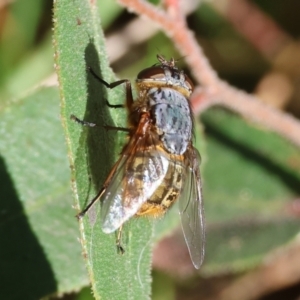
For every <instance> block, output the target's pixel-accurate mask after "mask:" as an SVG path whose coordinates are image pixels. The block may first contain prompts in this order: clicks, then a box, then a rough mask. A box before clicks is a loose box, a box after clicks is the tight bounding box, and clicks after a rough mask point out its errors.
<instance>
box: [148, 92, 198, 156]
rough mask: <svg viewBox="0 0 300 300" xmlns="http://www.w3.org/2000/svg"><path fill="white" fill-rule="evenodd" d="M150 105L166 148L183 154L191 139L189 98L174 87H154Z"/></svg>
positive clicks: (149, 96)
mask: <svg viewBox="0 0 300 300" xmlns="http://www.w3.org/2000/svg"><path fill="white" fill-rule="evenodd" d="M148 98H149V102H148V103H149V106H150V109H151V114H152V117H153V119H154V121H155V126H156V129H157V132H158V134H159V136H160V140H161V141H162V143H163V145H164V147H165V149H166V150H167V151H168V152H170V153H172V154H177V155H182V154H183V153H184V152H185V151H186V149H187V146H188V144H189V142H190V140H191V135H192V125H193V124H192V119H191V111H190V107H189V103H188V100H187V99H186V98H185V97H184V96H183V95H182V94H181V93H179V92H178V91H176V90H175V89H172V88H152V89H150V90H149V92H148Z"/></svg>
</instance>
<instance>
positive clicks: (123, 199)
mask: <svg viewBox="0 0 300 300" xmlns="http://www.w3.org/2000/svg"><path fill="white" fill-rule="evenodd" d="M149 138H151V133H147V134H146V135H145V136H143V137H140V138H135V137H132V138H131V141H130V142H129V145H128V146H127V148H125V150H124V152H123V155H122V156H121V158H120V159H119V161H118V162H117V165H116V169H115V172H114V173H113V175H112V178H111V180H110V181H109V184H108V186H107V188H106V190H105V192H104V194H103V196H102V197H101V200H102V207H101V223H102V230H103V231H104V232H105V233H111V232H114V231H115V230H116V229H118V228H119V227H120V226H121V225H122V224H123V223H124V222H125V221H127V220H128V219H129V218H131V217H132V216H133V215H135V214H136V212H137V211H138V210H139V208H140V207H141V206H142V204H143V203H145V202H146V201H147V199H149V198H150V197H151V195H152V194H153V193H154V191H155V190H156V189H157V188H158V187H159V186H160V184H161V182H162V180H163V179H164V177H165V175H166V173H167V170H168V166H169V161H168V159H167V157H166V155H165V154H164V153H163V152H162V151H160V150H158V148H157V147H155V144H154V143H153V144H152V146H148V147H146V146H145V145H146V141H148V145H149Z"/></svg>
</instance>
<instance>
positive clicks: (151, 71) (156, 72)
mask: <svg viewBox="0 0 300 300" xmlns="http://www.w3.org/2000/svg"><path fill="white" fill-rule="evenodd" d="M165 77H166V75H165V71H164V69H162V68H161V67H151V68H147V69H145V70H143V71H141V72H140V73H139V74H138V76H137V79H154V80H159V79H164V78H165Z"/></svg>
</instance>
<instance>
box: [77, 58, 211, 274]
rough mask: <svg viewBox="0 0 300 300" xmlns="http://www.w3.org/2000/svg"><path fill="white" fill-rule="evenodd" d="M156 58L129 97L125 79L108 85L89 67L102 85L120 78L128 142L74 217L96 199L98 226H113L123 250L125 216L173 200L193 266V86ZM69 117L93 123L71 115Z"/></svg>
mask: <svg viewBox="0 0 300 300" xmlns="http://www.w3.org/2000/svg"><path fill="white" fill-rule="evenodd" d="M157 59H158V61H159V63H158V64H156V65H154V66H152V67H150V68H147V69H144V70H142V71H141V72H140V73H139V74H138V76H137V79H136V88H137V93H138V96H137V99H136V100H135V101H134V100H133V96H132V88H131V83H130V82H129V80H120V81H117V82H114V83H111V84H109V83H107V82H105V81H104V80H103V79H101V78H99V77H98V76H97V75H96V74H95V73H94V72H93V71H92V70H91V72H92V74H93V75H94V76H95V77H96V78H97V79H98V80H100V81H101V82H102V83H103V84H104V85H105V86H106V87H108V88H114V87H116V86H118V85H120V84H124V83H125V85H126V107H127V110H128V116H129V117H128V123H129V130H127V131H128V134H129V142H128V144H127V145H126V146H125V147H124V149H123V151H122V154H121V156H120V158H119V159H118V161H117V162H116V163H115V165H114V166H113V168H112V170H111V171H110V173H109V175H108V177H107V179H106V181H105V182H104V184H103V187H102V188H101V190H100V191H99V193H98V194H97V195H96V197H95V198H94V199H92V200H91V202H90V203H89V204H88V205H87V207H86V208H85V209H84V210H83V211H82V212H80V213H79V214H78V218H82V217H83V216H84V215H85V214H86V212H87V211H88V210H89V209H90V208H91V207H92V205H93V204H94V203H95V202H97V201H98V200H101V227H102V230H103V232H105V233H108V234H109V233H112V232H115V231H116V230H119V232H118V237H117V245H118V248H119V249H120V250H121V251H122V252H123V251H124V250H123V248H122V246H121V231H122V226H123V224H124V223H125V222H126V221H127V220H129V219H130V218H131V217H133V216H152V217H160V216H163V215H164V214H165V212H166V211H167V210H168V209H169V208H170V207H171V206H172V204H173V203H174V202H175V201H178V202H179V213H180V218H181V225H182V230H183V234H184V237H185V241H186V244H187V247H188V250H189V253H190V257H191V260H192V262H193V265H194V266H195V268H197V269H198V268H200V266H201V264H202V262H203V259H204V244H205V230H204V211H203V201H202V193H201V177H200V170H199V165H200V155H199V152H198V151H197V149H196V148H195V147H194V146H193V140H192V133H193V117H192V111H191V107H190V103H189V97H190V95H191V93H192V91H193V88H194V86H193V83H192V81H191V80H190V79H189V77H188V76H187V75H185V74H184V72H183V71H180V70H179V69H178V68H177V67H176V65H175V60H174V59H171V60H170V61H168V60H166V59H165V58H164V57H162V56H160V55H157ZM109 106H111V105H109ZM111 107H120V105H118V106H111ZM72 119H74V120H76V121H78V122H79V123H81V124H84V125H89V126H94V125H95V124H92V123H88V122H84V121H81V120H79V119H78V118H76V117H75V116H72ZM111 128H112V129H113V127H111ZM115 129H118V128H117V127H116V128H115ZM121 130H124V128H121ZM125 131H126V129H125Z"/></svg>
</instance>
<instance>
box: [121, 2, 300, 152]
mask: <svg viewBox="0 0 300 300" xmlns="http://www.w3.org/2000/svg"><path fill="white" fill-rule="evenodd" d="M119 2H120V3H121V4H122V5H124V6H126V7H127V8H128V9H129V10H130V11H134V12H135V13H137V14H138V15H141V16H145V17H147V18H149V19H150V20H152V21H153V22H155V23H156V24H158V25H159V26H160V27H161V29H162V30H163V31H164V32H165V33H166V34H167V35H168V36H169V37H170V38H171V39H172V41H174V44H175V45H176V47H177V48H178V51H179V52H180V53H181V54H182V56H184V57H185V58H186V61H187V63H188V65H189V66H190V69H191V71H192V72H193V74H194V76H195V78H196V80H197V81H198V83H201V85H202V86H203V88H202V93H200V94H199V93H195V95H194V96H193V98H192V103H193V107H194V109H195V111H196V112H198V113H200V112H201V111H203V109H206V108H208V107H210V106H212V105H220V106H225V107H227V108H229V109H231V110H232V111H234V112H236V113H238V114H240V115H241V116H243V117H244V118H246V119H248V120H250V121H252V122H255V123H258V124H260V125H262V126H264V127H266V128H268V129H270V130H272V131H274V132H277V133H278V134H280V135H282V136H283V137H285V138H286V139H288V140H290V141H291V142H293V143H294V144H296V145H297V146H300V123H299V122H298V121H297V120H296V119H294V118H293V117H291V116H289V115H287V114H285V113H282V112H279V111H277V110H275V109H272V108H270V107H269V106H267V105H265V104H263V103H261V102H260V101H259V100H258V99H257V98H256V97H253V96H251V95H249V94H246V93H244V92H242V91H240V90H238V89H236V88H234V87H232V86H230V85H228V84H227V83H225V82H224V81H222V80H220V79H219V78H218V76H217V74H216V72H215V71H214V70H213V69H212V67H211V65H210V64H209V62H208V59H207V58H206V56H205V55H204V53H203V51H202V49H201V47H200V46H199V44H198V43H197V41H196V39H195V38H194V34H193V33H192V32H191V31H190V30H189V29H188V27H187V25H186V22H185V19H184V17H183V15H182V14H181V12H180V7H179V5H178V1H176V0H173V1H171V0H165V1H164V5H165V6H166V10H165V11H163V10H160V9H158V8H157V7H155V6H154V5H151V4H149V3H148V2H146V1H142V0H119Z"/></svg>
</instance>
